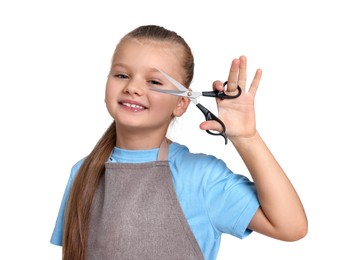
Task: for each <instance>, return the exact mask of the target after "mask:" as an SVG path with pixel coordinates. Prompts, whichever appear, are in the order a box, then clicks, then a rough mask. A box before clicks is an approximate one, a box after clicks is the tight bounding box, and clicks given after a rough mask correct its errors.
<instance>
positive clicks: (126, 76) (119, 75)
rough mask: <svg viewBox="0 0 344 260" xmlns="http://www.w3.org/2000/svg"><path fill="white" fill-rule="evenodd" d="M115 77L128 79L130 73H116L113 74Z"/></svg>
mask: <svg viewBox="0 0 344 260" xmlns="http://www.w3.org/2000/svg"><path fill="white" fill-rule="evenodd" d="M113 76H114V77H115V78H119V79H128V78H129V76H128V75H125V74H120V73H119V74H114V75H113Z"/></svg>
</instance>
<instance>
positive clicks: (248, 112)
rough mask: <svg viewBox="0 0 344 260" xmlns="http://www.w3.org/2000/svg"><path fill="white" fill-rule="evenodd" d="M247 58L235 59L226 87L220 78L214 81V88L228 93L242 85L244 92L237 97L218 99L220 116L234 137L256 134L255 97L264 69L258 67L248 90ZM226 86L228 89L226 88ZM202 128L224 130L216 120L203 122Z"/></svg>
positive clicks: (234, 91) (232, 92)
mask: <svg viewBox="0 0 344 260" xmlns="http://www.w3.org/2000/svg"><path fill="white" fill-rule="evenodd" d="M246 66H247V60H246V57H245V56H240V57H239V59H234V60H233V61H232V65H231V68H230V71H229V76H228V83H227V85H226V86H225V87H224V86H223V83H222V82H221V81H219V80H216V81H214V83H213V88H214V89H215V90H219V91H223V90H224V91H225V93H226V94H227V95H232V96H233V95H236V94H237V91H238V90H237V86H240V88H241V90H242V93H241V95H240V96H239V97H238V98H235V99H224V100H221V99H216V102H217V106H218V117H219V118H220V119H221V120H222V122H223V123H224V124H225V126H226V134H227V137H228V138H229V139H230V140H232V141H233V139H240V138H250V137H253V136H254V135H255V134H256V132H257V131H256V119H255V110H254V99H255V95H256V92H257V89H258V85H259V82H260V79H261V76H262V70H261V69H257V71H256V74H255V76H254V78H253V81H252V83H251V86H250V88H249V90H248V91H246V78H247V72H246ZM225 88H226V89H225ZM200 128H201V129H202V130H215V131H222V130H221V126H220V124H219V123H217V122H216V121H206V122H203V123H201V125H200Z"/></svg>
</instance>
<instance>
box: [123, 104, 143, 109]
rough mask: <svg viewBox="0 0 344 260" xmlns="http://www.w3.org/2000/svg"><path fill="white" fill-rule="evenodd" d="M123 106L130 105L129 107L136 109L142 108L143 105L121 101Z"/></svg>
mask: <svg viewBox="0 0 344 260" xmlns="http://www.w3.org/2000/svg"><path fill="white" fill-rule="evenodd" d="M122 104H123V106H127V107H131V108H137V109H143V108H144V107H143V106H140V105H136V104H130V103H122Z"/></svg>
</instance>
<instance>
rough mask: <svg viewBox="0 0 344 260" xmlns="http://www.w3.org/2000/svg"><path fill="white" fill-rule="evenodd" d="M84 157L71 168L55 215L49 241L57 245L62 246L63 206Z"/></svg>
mask: <svg viewBox="0 0 344 260" xmlns="http://www.w3.org/2000/svg"><path fill="white" fill-rule="evenodd" d="M83 161H84V159H82V160H80V161H79V162H78V163H76V164H75V165H74V166H73V167H72V170H71V173H70V176H69V179H68V182H67V186H66V188H65V191H64V194H63V197H62V202H61V205H60V209H59V212H58V215H57V219H56V222H55V227H54V230H53V233H52V236H51V239H50V243H51V244H54V245H58V246H62V237H63V219H64V212H65V207H66V203H67V200H68V195H69V192H70V189H71V187H72V185H73V181H74V178H75V175H76V174H77V172H78V170H79V168H80V166H81V164H82V163H83Z"/></svg>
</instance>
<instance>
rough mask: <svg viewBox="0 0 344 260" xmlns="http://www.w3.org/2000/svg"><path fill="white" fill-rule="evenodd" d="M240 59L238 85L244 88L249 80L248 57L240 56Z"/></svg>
mask: <svg viewBox="0 0 344 260" xmlns="http://www.w3.org/2000/svg"><path fill="white" fill-rule="evenodd" d="M239 61H240V63H239V75H238V85H239V86H240V87H241V88H242V89H243V90H244V89H245V87H246V81H247V59H246V57H245V56H240V58H239Z"/></svg>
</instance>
